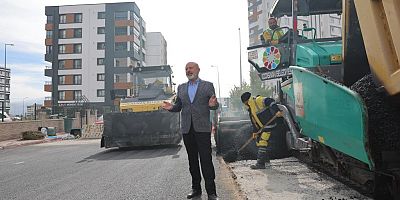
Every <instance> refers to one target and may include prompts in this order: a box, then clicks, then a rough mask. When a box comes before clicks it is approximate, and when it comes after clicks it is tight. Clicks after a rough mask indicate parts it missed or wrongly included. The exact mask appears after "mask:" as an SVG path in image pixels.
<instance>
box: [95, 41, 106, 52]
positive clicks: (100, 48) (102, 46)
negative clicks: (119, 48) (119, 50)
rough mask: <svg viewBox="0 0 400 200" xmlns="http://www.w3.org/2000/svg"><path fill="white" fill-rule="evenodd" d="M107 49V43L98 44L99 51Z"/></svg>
mask: <svg viewBox="0 0 400 200" xmlns="http://www.w3.org/2000/svg"><path fill="white" fill-rule="evenodd" d="M104 49H106V43H105V42H98V43H97V50H104Z"/></svg>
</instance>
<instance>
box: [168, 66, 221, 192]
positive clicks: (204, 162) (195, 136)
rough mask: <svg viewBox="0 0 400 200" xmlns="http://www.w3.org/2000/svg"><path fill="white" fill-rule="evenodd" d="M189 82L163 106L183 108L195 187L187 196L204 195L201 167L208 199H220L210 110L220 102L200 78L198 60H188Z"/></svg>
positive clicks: (187, 75) (213, 91)
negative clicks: (217, 188) (174, 97)
mask: <svg viewBox="0 0 400 200" xmlns="http://www.w3.org/2000/svg"><path fill="white" fill-rule="evenodd" d="M185 70H186V77H187V78H188V79H189V81H188V82H186V83H183V84H181V85H179V86H178V93H177V98H176V101H175V104H171V103H169V102H164V103H163V106H162V107H163V109H165V110H168V111H170V112H181V132H182V134H183V142H184V144H185V148H186V152H187V154H188V160H189V171H190V174H191V176H192V191H191V193H190V194H188V195H187V198H188V199H191V198H194V197H197V196H200V195H201V185H200V182H201V175H200V166H199V156H200V164H201V171H202V174H203V178H204V181H205V186H206V191H207V194H208V199H210V200H214V199H218V197H217V192H216V189H215V182H214V179H215V171H214V165H213V163H212V155H211V151H212V150H211V121H210V110H216V109H217V108H218V106H219V104H218V102H217V98H216V97H215V90H214V86H213V84H212V83H210V82H208V81H205V80H201V79H200V78H199V72H200V68H199V65H198V64H197V63H195V62H189V63H187V64H186V67H185Z"/></svg>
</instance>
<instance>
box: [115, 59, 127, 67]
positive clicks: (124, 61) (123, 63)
mask: <svg viewBox="0 0 400 200" xmlns="http://www.w3.org/2000/svg"><path fill="white" fill-rule="evenodd" d="M114 66H115V67H127V66H128V61H127V58H115V63H114Z"/></svg>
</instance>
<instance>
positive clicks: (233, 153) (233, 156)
mask: <svg viewBox="0 0 400 200" xmlns="http://www.w3.org/2000/svg"><path fill="white" fill-rule="evenodd" d="M278 113H279V112H277V113H276V114H275V115H274V117H272V118H271V119H270V120H269V121H268V122H267V123H266V124H265V125H264V126H263V127H261V128H260V130H258V131H257V133H256V134H257V135H258V134H261V133H262V131H263V129H264V128H265V127H266V126H268V125H269V124H270V123H271V122H272V121H274V120H275V119H276V118H277V117H278ZM251 141H253V136H251V137H250V138H249V139H248V140H247V141H246V142H245V143H244V144H243V145H242V146H241V147H240V148H239V150H230V151H229V152H227V153H226V154H225V155H224V160H225V161H226V162H235V161H236V160H237V157H238V155H239V152H241V151H242V150H243V149H244V148H246V147H247V146H248V145H249V144H250V143H251Z"/></svg>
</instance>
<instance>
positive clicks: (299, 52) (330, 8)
mask: <svg viewBox="0 0 400 200" xmlns="http://www.w3.org/2000/svg"><path fill="white" fill-rule="evenodd" d="M293 5H294V6H293ZM270 14H271V15H272V16H274V17H277V18H280V17H282V16H291V17H292V20H293V23H292V24H293V28H289V27H281V28H280V29H282V30H285V31H286V33H285V35H284V36H283V37H281V38H280V39H279V41H275V42H272V41H267V42H266V43H265V44H260V45H256V46H252V47H249V48H248V50H249V51H248V57H249V58H248V59H249V62H250V63H251V65H252V66H254V68H255V69H256V70H257V71H258V73H259V76H260V78H261V79H262V80H269V79H276V80H279V82H278V87H279V89H280V95H279V96H280V103H281V105H280V108H281V110H282V111H284V113H285V117H284V118H285V121H286V124H287V125H288V131H287V133H286V142H287V145H288V147H289V148H290V149H292V150H295V151H296V150H297V151H307V152H309V155H310V158H311V159H312V160H313V161H314V162H318V163H321V165H322V166H324V168H327V169H330V170H331V171H334V172H336V174H339V175H340V176H343V177H346V178H348V179H349V180H351V181H352V182H354V183H357V184H358V185H359V186H360V187H362V188H363V189H365V191H370V192H371V195H374V197H375V198H377V199H400V64H399V58H400V35H399V34H398V33H399V32H400V18H399V17H398V16H400V1H395V0H343V1H342V0H277V1H275V3H274V5H273V8H272V10H271V12H270ZM322 14H330V15H332V14H338V15H339V16H341V18H342V36H341V37H337V38H335V37H331V38H318V37H317V36H316V35H317V31H316V28H315V27H306V26H304V27H303V28H302V29H298V27H299V26H298V24H297V21H298V20H297V17H298V16H313V15H322ZM272 35H274V33H272ZM271 38H274V37H271Z"/></svg>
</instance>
